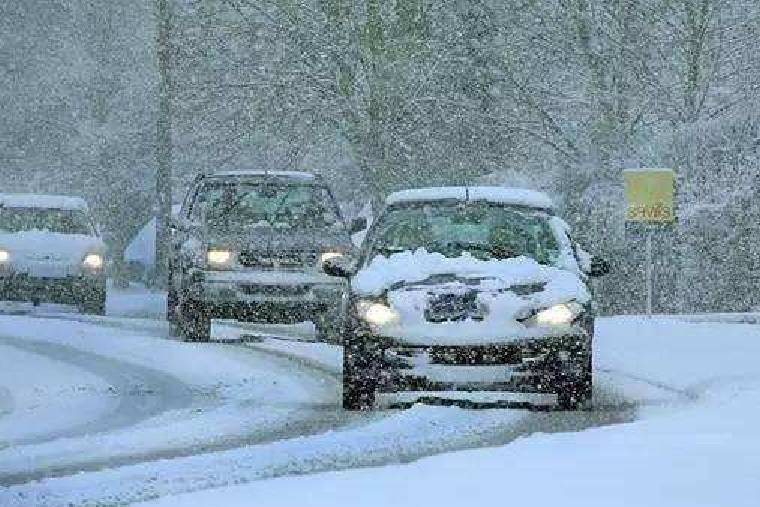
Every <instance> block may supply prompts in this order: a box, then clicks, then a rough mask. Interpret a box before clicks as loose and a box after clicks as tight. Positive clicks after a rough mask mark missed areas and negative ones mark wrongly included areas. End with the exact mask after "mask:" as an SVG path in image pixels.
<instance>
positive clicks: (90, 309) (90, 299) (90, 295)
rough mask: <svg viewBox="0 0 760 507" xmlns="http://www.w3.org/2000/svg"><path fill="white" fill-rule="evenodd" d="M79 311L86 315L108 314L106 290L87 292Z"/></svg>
mask: <svg viewBox="0 0 760 507" xmlns="http://www.w3.org/2000/svg"><path fill="white" fill-rule="evenodd" d="M78 306H79V311H80V312H81V313H83V314H86V315H101V316H102V315H105V314H106V289H105V288H98V289H95V290H92V291H90V292H86V293H85V294H84V295H83V297H82V300H81V301H80V303H79V305H78Z"/></svg>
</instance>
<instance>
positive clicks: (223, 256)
mask: <svg viewBox="0 0 760 507" xmlns="http://www.w3.org/2000/svg"><path fill="white" fill-rule="evenodd" d="M232 257H233V255H232V251H230V250H227V249H223V248H211V249H209V251H208V252H207V253H206V261H207V262H208V265H209V267H211V268H225V267H229V265H230V264H231V263H232Z"/></svg>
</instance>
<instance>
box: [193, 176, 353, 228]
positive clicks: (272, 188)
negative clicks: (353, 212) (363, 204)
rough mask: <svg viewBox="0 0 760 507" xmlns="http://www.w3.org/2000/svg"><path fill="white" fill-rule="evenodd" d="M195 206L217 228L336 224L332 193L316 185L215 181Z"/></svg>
mask: <svg viewBox="0 0 760 507" xmlns="http://www.w3.org/2000/svg"><path fill="white" fill-rule="evenodd" d="M195 208H198V209H200V210H204V212H205V220H206V223H207V224H208V225H209V226H210V227H217V228H245V227H275V228H284V229H308V228H312V229H313V228H325V227H331V226H334V225H336V224H339V223H340V219H339V215H338V211H337V208H336V206H335V204H334V200H333V198H332V196H331V195H330V193H329V192H328V191H327V189H326V188H324V187H321V186H317V185H298V184H283V183H271V182H267V183H260V184H249V183H243V184H228V183H219V184H216V183H215V184H211V185H208V186H206V187H205V188H204V189H203V190H202V191H201V193H200V195H199V197H198V202H197V204H196V206H195ZM194 212H195V210H194ZM198 218H201V217H198Z"/></svg>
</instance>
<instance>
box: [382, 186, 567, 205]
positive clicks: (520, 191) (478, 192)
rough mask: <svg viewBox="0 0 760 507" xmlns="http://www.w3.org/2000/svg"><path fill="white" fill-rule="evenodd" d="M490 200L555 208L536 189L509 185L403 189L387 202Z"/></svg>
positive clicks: (550, 201)
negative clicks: (510, 186)
mask: <svg viewBox="0 0 760 507" xmlns="http://www.w3.org/2000/svg"><path fill="white" fill-rule="evenodd" d="M468 196H469V200H470V201H488V202H493V203H498V204H508V205H513V206H528V207H531V208H538V209H542V210H554V208H555V205H554V201H552V199H551V198H550V197H549V196H548V195H546V194H544V193H542V192H537V191H535V190H527V189H524V188H509V187H469V188H467V187H430V188H415V189H411V190H402V191H401V192H395V193H393V194H391V195H390V196H388V198H387V199H386V204H387V205H389V206H391V205H394V204H400V203H405V202H421V201H436V200H451V199H456V200H459V201H464V200H467V198H468Z"/></svg>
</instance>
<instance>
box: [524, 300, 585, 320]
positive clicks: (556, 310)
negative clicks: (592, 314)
mask: <svg viewBox="0 0 760 507" xmlns="http://www.w3.org/2000/svg"><path fill="white" fill-rule="evenodd" d="M583 312H584V308H583V305H581V304H579V303H576V302H575V301H571V302H570V303H561V304H558V305H554V306H552V307H549V308H547V309H545V310H541V311H539V312H538V313H536V314H535V315H534V316H533V318H532V319H530V320H531V321H533V322H534V323H535V324H538V325H539V326H566V325H568V324H572V323H573V322H575V320H576V319H577V318H578V317H580V316H581V315H582V314H583Z"/></svg>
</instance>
